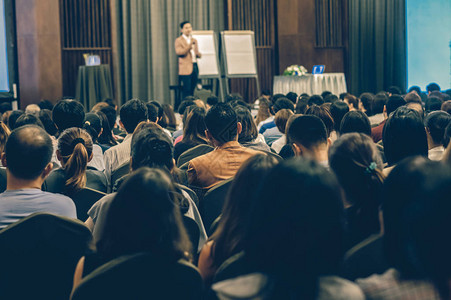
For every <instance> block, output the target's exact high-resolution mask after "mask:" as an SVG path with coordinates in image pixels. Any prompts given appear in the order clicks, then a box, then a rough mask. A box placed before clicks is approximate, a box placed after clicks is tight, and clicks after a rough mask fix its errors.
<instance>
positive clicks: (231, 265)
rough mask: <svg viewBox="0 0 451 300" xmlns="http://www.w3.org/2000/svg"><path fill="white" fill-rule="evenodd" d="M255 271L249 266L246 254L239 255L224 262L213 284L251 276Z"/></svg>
mask: <svg viewBox="0 0 451 300" xmlns="http://www.w3.org/2000/svg"><path fill="white" fill-rule="evenodd" d="M253 271H255V270H252V268H251V267H250V266H249V264H248V263H247V261H246V256H245V253H244V252H240V253H237V254H235V255H233V256H232V257H230V258H229V259H227V260H226V261H225V262H223V263H222V264H221V265H220V266H219V268H218V270H217V271H216V274H215V276H214V278H213V283H215V282H219V281H223V280H227V279H231V278H235V277H238V276H241V275H245V274H249V273H251V272H253Z"/></svg>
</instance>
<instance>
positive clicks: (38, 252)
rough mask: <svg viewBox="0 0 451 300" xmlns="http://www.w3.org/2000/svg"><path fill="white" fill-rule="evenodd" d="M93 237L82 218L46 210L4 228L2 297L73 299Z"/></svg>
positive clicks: (0, 258)
mask: <svg viewBox="0 0 451 300" xmlns="http://www.w3.org/2000/svg"><path fill="white" fill-rule="evenodd" d="M91 238H92V236H91V232H90V231H89V229H88V228H87V227H86V226H84V224H83V223H81V222H80V221H78V220H72V219H68V218H64V217H59V216H55V215H51V214H44V213H37V214H33V215H30V216H28V217H26V218H24V219H22V220H20V221H18V222H16V223H14V224H11V225H10V226H8V227H6V228H5V229H3V230H2V231H0V266H1V267H0V270H1V271H0V299H69V295H70V292H71V289H72V280H73V276H74V271H75V266H76V265H77V262H78V260H79V259H80V258H81V257H82V256H84V255H86V253H87V252H88V249H89V248H88V247H89V243H90V241H91Z"/></svg>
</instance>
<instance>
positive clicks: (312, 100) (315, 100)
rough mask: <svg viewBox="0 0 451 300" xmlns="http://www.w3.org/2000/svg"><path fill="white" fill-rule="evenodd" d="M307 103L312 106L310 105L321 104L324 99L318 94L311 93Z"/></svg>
mask: <svg viewBox="0 0 451 300" xmlns="http://www.w3.org/2000/svg"><path fill="white" fill-rule="evenodd" d="M307 104H308V106H312V105H318V106H321V105H323V104H324V99H323V97H321V96H320V95H312V96H310V97H309V98H308V101H307Z"/></svg>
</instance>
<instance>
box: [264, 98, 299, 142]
mask: <svg viewBox="0 0 451 300" xmlns="http://www.w3.org/2000/svg"><path fill="white" fill-rule="evenodd" d="M284 108H285V109H290V110H291V111H294V104H293V102H291V101H290V100H288V99H287V98H285V97H279V98H278V99H277V101H276V102H274V104H273V105H272V106H271V114H272V115H271V117H270V118H268V119H266V120H265V121H263V122H262V123H260V124H258V126H257V129H258V132H259V133H261V134H264V133H265V131H266V130H270V129H273V130H272V131H271V132H269V133H267V134H269V135H271V134H277V133H278V130H277V128H276V123H274V117H275V115H276V113H277V112H278V111H279V110H281V109H284Z"/></svg>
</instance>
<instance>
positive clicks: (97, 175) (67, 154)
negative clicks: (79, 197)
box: [43, 127, 107, 196]
mask: <svg viewBox="0 0 451 300" xmlns="http://www.w3.org/2000/svg"><path fill="white" fill-rule="evenodd" d="M56 156H57V158H58V160H59V161H60V163H61V166H62V167H61V168H58V169H56V170H53V171H52V172H51V173H50V175H49V176H48V178H47V179H46V180H45V182H44V186H43V189H45V190H47V191H49V192H53V193H62V194H65V195H69V196H70V195H73V194H74V193H76V192H77V191H79V190H81V189H83V188H85V187H88V188H91V189H94V190H98V191H101V192H104V193H106V192H107V180H106V177H105V175H104V174H103V172H101V171H98V170H96V169H95V168H92V167H89V166H88V163H89V162H90V161H91V160H92V157H93V143H92V139H91V137H90V135H89V134H88V132H86V130H84V129H81V128H75V127H73V128H69V129H66V130H64V131H63V132H62V133H61V135H60V136H59V138H58V147H57V150H56Z"/></svg>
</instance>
